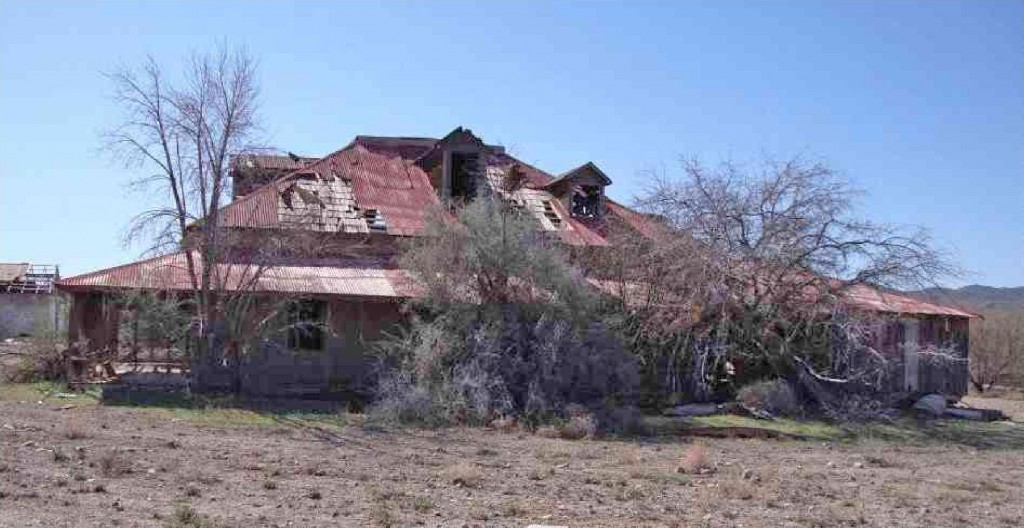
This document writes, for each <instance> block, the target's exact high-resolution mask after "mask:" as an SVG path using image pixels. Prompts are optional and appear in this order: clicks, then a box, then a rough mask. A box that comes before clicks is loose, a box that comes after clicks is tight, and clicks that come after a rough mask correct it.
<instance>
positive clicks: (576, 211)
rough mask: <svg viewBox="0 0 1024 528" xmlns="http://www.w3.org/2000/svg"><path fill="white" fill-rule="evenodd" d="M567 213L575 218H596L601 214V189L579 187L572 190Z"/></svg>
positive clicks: (592, 186)
mask: <svg viewBox="0 0 1024 528" xmlns="http://www.w3.org/2000/svg"><path fill="white" fill-rule="evenodd" d="M569 211H570V212H571V213H572V215H573V216H574V217H576V218H597V217H598V216H600V214H601V187H600V186H597V185H579V186H576V187H574V188H573V192H572V198H571V207H570V209H569Z"/></svg>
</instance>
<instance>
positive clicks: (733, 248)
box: [619, 160, 957, 375]
mask: <svg viewBox="0 0 1024 528" xmlns="http://www.w3.org/2000/svg"><path fill="white" fill-rule="evenodd" d="M683 169H684V177H683V178H682V179H678V180H675V179H670V178H665V177H655V178H653V179H652V183H651V185H650V187H649V188H648V189H647V190H646V191H645V192H644V194H643V195H642V196H641V197H640V198H639V199H638V200H637V205H638V206H639V208H641V209H642V210H644V211H646V212H648V213H649V214H652V215H655V217H656V218H658V219H660V220H661V221H662V222H663V224H664V225H665V227H666V229H667V231H668V233H669V234H667V235H666V236H665V237H664V240H662V241H660V242H659V243H657V244H649V243H646V242H644V243H643V247H641V248H638V249H637V250H635V251H628V252H624V255H626V258H627V259H628V260H629V261H630V262H629V263H628V265H621V266H619V269H621V270H624V271H625V273H627V274H630V273H631V274H632V276H630V277H627V280H632V281H635V282H637V283H643V282H644V281H647V280H650V278H651V277H657V278H658V279H657V280H656V281H654V282H653V283H651V284H652V288H653V289H654V291H653V292H652V294H651V295H649V298H650V299H651V302H650V303H648V306H647V313H648V314H649V317H648V319H647V320H649V321H655V323H653V324H648V325H647V328H648V329H649V330H652V331H655V332H657V331H660V330H661V329H671V331H678V330H683V331H684V332H690V333H691V334H693V333H696V334H702V335H709V334H713V335H714V336H715V338H716V339H717V340H718V341H721V340H725V341H726V342H728V344H729V347H728V349H729V351H730V353H731V354H736V355H739V356H741V357H743V358H744V359H745V363H746V364H747V365H756V364H760V365H761V366H762V367H764V368H767V369H768V370H769V371H771V372H772V373H774V374H776V375H792V373H793V372H794V370H795V368H796V363H795V361H794V360H795V359H797V358H801V357H807V356H810V355H811V354H810V351H811V350H812V349H815V348H817V349H821V350H824V345H825V344H826V343H827V342H828V341H829V340H830V339H832V337H833V331H834V330H835V325H836V324H838V323H839V322H843V321H849V318H848V315H849V313H848V312H849V310H848V309H847V306H846V305H845V304H844V302H843V301H844V295H845V292H846V291H848V290H849V289H850V288H852V287H855V286H857V285H870V286H872V287H877V288H911V287H912V288H915V289H916V288H919V287H921V286H925V285H931V284H935V283H936V281H938V280H939V279H941V278H943V277H946V276H950V275H952V274H955V273H956V271H957V270H956V268H955V267H954V266H953V265H952V264H950V262H949V261H948V260H947V259H946V258H945V256H944V255H943V254H942V253H941V252H940V251H938V250H936V249H935V248H934V247H933V245H932V243H931V241H930V239H929V236H928V234H927V232H925V231H924V230H922V229H901V228H898V227H894V226H890V225H884V224H879V223H875V222H871V221H867V220H863V219H860V218H858V217H857V215H856V214H855V208H854V198H855V197H856V196H857V195H858V193H857V191H856V190H854V189H853V188H852V187H851V186H850V185H849V184H848V183H847V182H845V181H844V180H843V179H841V178H839V177H838V176H837V175H836V174H835V172H834V171H833V170H831V169H830V168H829V167H827V166H826V165H823V164H820V163H805V162H803V161H801V160H791V161H788V162H784V163H770V162H768V163H765V164H764V165H763V166H761V167H759V168H758V169H756V170H745V169H744V168H743V167H740V166H738V165H735V164H731V163H725V164H722V165H721V166H719V167H717V168H708V167H706V166H705V165H702V164H701V163H699V162H697V161H693V160H685V161H684V163H683ZM630 270H632V271H630ZM843 324H846V323H843ZM797 345H798V346H797ZM808 359H813V358H810V357H808ZM819 364H820V363H819Z"/></svg>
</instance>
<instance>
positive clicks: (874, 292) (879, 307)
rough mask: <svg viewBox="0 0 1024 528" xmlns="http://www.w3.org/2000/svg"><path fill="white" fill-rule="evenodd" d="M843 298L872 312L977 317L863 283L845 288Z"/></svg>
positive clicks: (856, 306) (950, 307) (852, 304)
mask: <svg viewBox="0 0 1024 528" xmlns="http://www.w3.org/2000/svg"><path fill="white" fill-rule="evenodd" d="M844 299H845V301H846V302H847V303H848V304H849V305H850V306H853V307H855V308H860V309H864V310H869V311H873V312H881V313H893V314H929V315H949V316H953V317H967V318H975V317H978V315H977V314H973V313H971V312H968V311H965V310H961V309H959V308H954V307H952V306H944V305H940V304H934V303H930V302H925V301H921V300H918V299H914V298H911V297H907V296H905V295H899V294H896V293H890V292H883V291H881V290H878V289H876V288H872V287H871V286H867V285H863V284H859V285H855V286H852V287H850V288H849V289H847V290H846V291H845V292H844Z"/></svg>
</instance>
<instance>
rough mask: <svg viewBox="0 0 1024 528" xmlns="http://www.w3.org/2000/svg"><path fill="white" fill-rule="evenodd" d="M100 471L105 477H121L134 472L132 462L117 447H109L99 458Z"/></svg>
mask: <svg viewBox="0 0 1024 528" xmlns="http://www.w3.org/2000/svg"><path fill="white" fill-rule="evenodd" d="M99 466H100V472H101V473H103V476H105V477H120V476H122V475H126V474H128V473H131V472H132V465H131V462H130V461H129V460H128V459H127V458H126V457H125V456H124V454H123V453H121V452H120V451H118V450H117V449H109V450H107V451H106V452H105V453H103V455H102V456H100V459H99Z"/></svg>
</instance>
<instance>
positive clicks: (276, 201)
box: [58, 127, 972, 397]
mask: <svg viewBox="0 0 1024 528" xmlns="http://www.w3.org/2000/svg"><path fill="white" fill-rule="evenodd" d="M512 166H515V167H517V169H518V170H517V171H516V173H517V174H519V175H520V176H521V179H522V180H523V182H522V183H523V185H519V186H517V187H516V188H513V189H510V188H509V187H508V186H507V185H503V180H504V179H505V175H506V174H508V173H509V170H510V167H512ZM611 183H612V180H611V179H610V178H609V177H608V176H607V175H605V174H604V172H602V171H601V169H599V168H598V167H597V166H596V165H594V164H593V163H589V162H588V163H584V164H582V165H580V166H579V167H577V168H575V169H572V170H569V171H568V172H565V173H563V174H560V175H558V176H555V175H554V174H552V173H548V172H545V171H543V170H541V169H538V168H536V167H533V166H530V165H529V164H526V163H523V162H522V161H519V160H517V159H516V158H514V157H513V156H511V155H509V154H508V153H507V152H505V150H504V149H503V148H502V147H500V146H493V145H488V144H486V143H484V142H483V141H482V140H481V139H479V138H478V137H476V136H475V135H474V134H473V133H472V132H471V131H469V130H467V129H463V128H461V127H460V128H458V129H456V130H454V131H453V132H451V133H450V134H448V135H447V136H445V137H444V138H442V139H431V138H413V137H370V136H357V137H356V138H355V139H354V140H353V141H352V142H351V143H349V144H348V145H347V146H345V147H344V148H342V149H341V150H338V151H337V152H334V153H332V154H330V155H328V156H326V157H324V158H320V159H317V158H303V157H299V156H295V155H292V154H289V155H288V156H256V155H253V156H244V157H240V158H239V159H237V160H235V164H234V170H233V191H234V198H233V201H232V202H231V203H230V204H229V205H227V206H225V207H224V208H223V209H222V210H221V214H220V218H219V223H220V226H221V228H222V229H224V230H227V231H230V232H234V233H246V234H251V233H276V234H278V235H282V234H283V235H284V236H294V237H298V235H299V234H309V233H315V234H316V235H318V236H320V237H322V238H323V237H326V240H328V241H329V244H324V245H322V246H321V247H320V249H319V250H318V251H317V253H316V256H309V255H297V256H280V255H278V256H275V257H274V258H273V260H271V261H269V262H267V263H266V264H265V269H262V270H261V273H260V274H259V277H258V280H256V281H254V283H253V284H252V285H251V288H252V290H253V291H255V292H258V293H259V294H260V295H263V296H265V297H268V298H272V297H275V296H277V297H286V298H291V299H301V302H300V303H299V304H298V309H297V310H296V313H295V316H296V317H300V318H302V319H303V320H305V321H309V322H314V323H319V324H321V325H323V326H326V327H329V329H330V331H329V332H321V331H311V332H309V333H306V334H302V335H292V334H289V336H288V337H287V338H284V337H282V338H281V342H280V345H281V346H277V347H265V348H266V350H261V351H260V352H259V353H257V354H254V355H253V356H251V357H249V358H248V359H247V360H246V362H245V364H244V365H243V366H242V367H241V390H243V391H244V392H246V393H248V394H252V395H264V396H270V395H273V396H309V397H330V396H331V394H334V393H336V392H339V391H341V392H343V391H345V390H348V389H351V388H353V387H358V386H360V385H361V382H362V380H363V379H364V378H365V376H366V375H367V370H366V369H367V367H368V365H369V361H368V356H367V355H368V354H369V347H370V343H372V341H373V340H375V339H378V338H380V337H381V336H382V333H383V332H385V331H387V329H388V328H389V327H391V326H392V325H394V324H396V323H399V322H400V321H402V320H403V318H404V317H405V316H404V315H403V310H402V306H403V302H404V301H405V300H407V299H409V298H410V297H412V296H413V295H415V291H416V289H415V286H414V284H413V283H412V281H411V280H410V278H409V277H408V276H407V274H406V273H404V272H403V271H402V270H401V269H398V267H397V265H396V257H397V253H398V244H397V243H396V242H397V241H398V240H400V239H402V238H403V237H412V236H417V235H419V234H421V232H422V230H423V229H424V226H425V223H426V221H427V216H428V214H429V212H430V211H431V210H432V209H433V208H434V207H436V206H440V205H441V204H442V203H443V202H445V201H447V200H449V199H457V200H458V199H462V200H470V199H473V198H474V197H476V196H484V195H498V196H500V197H502V198H503V199H505V200H507V201H509V202H510V203H511V204H512V205H513V206H515V207H518V208H521V210H522V211H524V212H525V213H526V214H529V215H532V216H533V217H534V218H535V219H536V221H537V223H538V225H539V226H540V228H541V229H543V230H545V231H547V232H549V233H551V234H552V236H554V237H557V239H558V240H560V241H561V242H563V243H564V244H566V245H568V246H569V247H570V248H571V249H572V251H573V252H574V253H577V252H578V253H586V252H600V251H602V250H603V248H607V247H609V246H610V245H612V242H611V241H610V239H611V238H612V237H610V236H609V233H610V232H612V231H615V230H624V231H625V232H628V233H632V234H633V235H634V236H641V237H653V236H654V234H655V233H656V231H657V229H658V225H657V222H656V220H654V219H653V218H651V217H648V216H646V215H644V214H641V213H639V212H636V211H633V210H631V209H629V208H627V207H624V206H622V205H620V204H618V203H616V202H615V201H613V200H611V199H609V198H608V197H607V193H606V190H607V188H608V186H609V185H611ZM242 239H243V240H247V239H246V238H244V237H243V238H242ZM250 240H251V238H250ZM240 253H242V252H239V254H240ZM232 258H233V259H234V260H229V261H228V262H223V263H220V264H219V266H221V269H218V270H216V271H217V275H218V276H220V277H222V278H224V279H222V283H221V284H220V287H221V288H224V289H228V290H230V289H232V288H240V287H242V286H240V285H239V281H237V280H231V279H227V278H228V277H238V276H242V275H245V269H246V267H247V266H251V265H252V263H251V262H247V261H245V257H232ZM190 284H191V282H190V279H189V277H188V274H187V272H186V266H185V254H184V253H180V252H179V253H174V254H169V255H164V256H160V257H156V258H152V259H148V260H142V261H139V262H135V263H131V264H126V265H123V266H118V267H115V268H110V269H105V270H100V271H95V272H92V273H87V274H84V275H79V276H76V277H70V278H67V279H64V280H62V281H60V283H59V285H58V287H59V288H60V289H61V290H63V291H65V292H67V293H68V294H69V295H70V296H71V298H72V303H71V309H70V315H69V338H70V340H71V341H72V342H74V341H76V340H78V339H80V338H84V339H87V340H88V343H89V347H90V349H92V350H96V351H102V350H106V351H108V353H109V352H111V351H113V353H115V354H116V353H117V352H116V351H122V354H123V351H124V350H126V349H128V348H131V347H134V346H137V343H125V342H123V341H125V336H126V335H129V336H130V332H128V333H126V332H125V331H124V328H121V327H122V326H123V324H122V321H121V318H122V317H123V310H122V306H119V304H118V296H117V295H118V292H123V291H126V290H128V291H130V290H149V291H158V292H175V291H187V290H189V289H190V288H191V286H190ZM847 301H848V302H849V303H850V305H851V306H852V307H854V308H857V309H862V310H867V311H871V312H879V313H885V314H890V315H891V316H892V317H891V318H890V320H891V321H892V323H891V324H888V325H887V327H886V330H885V331H884V332H881V334H882V335H880V336H879V343H878V348H879V349H880V350H882V351H884V352H885V353H887V354H890V355H891V356H892V357H894V358H896V359H897V363H899V364H901V365H902V369H903V375H902V376H898V377H899V379H898V380H896V381H895V382H894V383H896V384H898V385H902V386H901V387H894V388H896V389H899V390H911V391H929V392H930V391H935V392H944V393H946V394H949V395H953V396H956V395H962V394H964V393H965V392H966V390H967V375H966V372H967V366H966V364H963V365H962V368H960V367H957V368H955V369H954V370H955V372H948V371H945V370H943V371H931V370H929V368H930V367H928V365H927V364H926V362H921V361H918V357H917V352H916V347H905V346H901V345H904V344H910V345H914V344H917V345H920V346H927V345H929V344H940V343H949V342H953V343H956V345H957V347H958V349H959V351H960V352H961V353H962V354H963V356H964V357H965V358H966V355H967V329H968V321H969V319H970V318H971V317H972V315H971V314H969V313H967V312H963V311H960V310H957V309H954V308H949V307H945V306H939V305H935V304H930V303H926V302H921V301H917V300H914V299H910V298H908V297H904V296H900V295H894V294H890V293H882V292H878V291H875V290H873V289H871V288H867V287H859V288H857V289H854V290H853V291H852V292H851V293H850V295H849V296H848V299H847ZM906 350H913V351H914V352H912V353H907V354H906V358H905V360H904V358H903V354H904V351H906ZM195 368H196V367H195V366H193V369H194V371H193V374H194V375H195V377H196V379H199V378H202V379H203V380H204V381H203V383H202V385H203V386H205V387H211V388H217V387H218V386H220V387H221V388H223V386H225V385H226V384H227V383H228V382H227V381H226V378H224V377H223V376H222V377H218V375H217V373H216V369H215V368H212V367H209V368H207V367H204V372H203V375H202V376H199V375H198V373H196V372H195ZM222 378H223V379H222Z"/></svg>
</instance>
